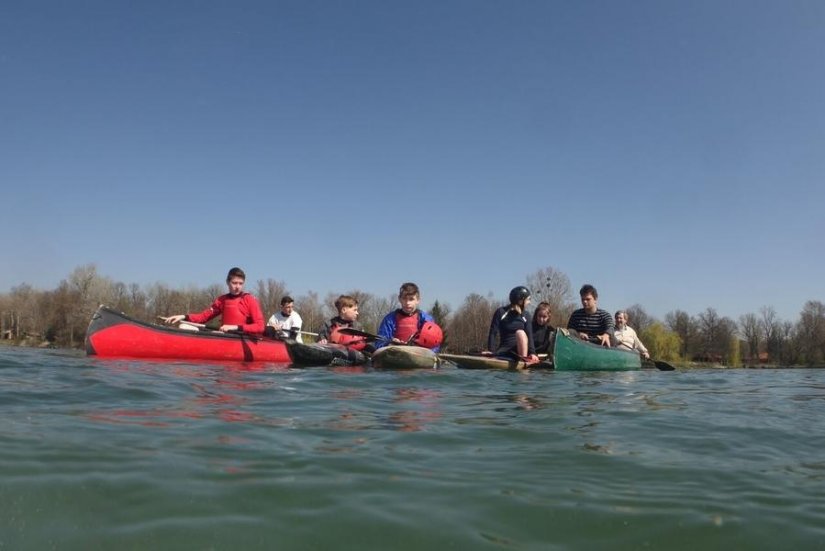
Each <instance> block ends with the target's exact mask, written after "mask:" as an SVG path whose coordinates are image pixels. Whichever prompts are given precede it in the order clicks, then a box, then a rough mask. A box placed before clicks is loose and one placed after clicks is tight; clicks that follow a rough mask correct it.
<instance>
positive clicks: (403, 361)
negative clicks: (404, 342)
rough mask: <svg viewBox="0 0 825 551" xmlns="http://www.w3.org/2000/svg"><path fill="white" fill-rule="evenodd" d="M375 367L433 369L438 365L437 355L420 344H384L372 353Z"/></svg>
mask: <svg viewBox="0 0 825 551" xmlns="http://www.w3.org/2000/svg"><path fill="white" fill-rule="evenodd" d="M372 366H373V367H375V368H377V369H433V368H435V367H438V355H436V353H435V352H433V351H432V350H430V349H429V348H422V347H420V346H392V345H391V346H385V347H383V348H379V349H378V350H376V351H375V353H374V354H373V355H372Z"/></svg>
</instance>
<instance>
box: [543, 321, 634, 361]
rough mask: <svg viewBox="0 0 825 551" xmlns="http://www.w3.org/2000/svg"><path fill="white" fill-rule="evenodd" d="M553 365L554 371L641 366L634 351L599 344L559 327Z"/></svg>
mask: <svg viewBox="0 0 825 551" xmlns="http://www.w3.org/2000/svg"><path fill="white" fill-rule="evenodd" d="M553 366H554V367H555V369H556V371H632V370H635V369H641V368H642V358H641V357H640V356H639V354H637V353H636V352H633V351H630V350H619V349H618V348H606V347H604V346H599V345H597V344H593V343H589V342H587V341H585V340H582V339H580V338H578V337H576V336H575V335H571V334H570V331H568V330H567V329H559V330H557V331H556V342H555V345H554V347H553Z"/></svg>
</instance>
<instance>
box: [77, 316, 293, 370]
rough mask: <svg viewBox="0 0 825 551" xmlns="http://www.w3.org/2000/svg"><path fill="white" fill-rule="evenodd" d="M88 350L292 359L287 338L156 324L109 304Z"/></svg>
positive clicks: (91, 331)
mask: <svg viewBox="0 0 825 551" xmlns="http://www.w3.org/2000/svg"><path fill="white" fill-rule="evenodd" d="M86 354H88V355H89V356H100V357H102V358H166V359H175V360H219V361H238V362H283V363H288V362H289V361H290V360H289V354H288V353H287V349H286V344H284V342H283V341H279V340H274V339H270V338H266V337H258V336H252V335H243V334H233V333H220V332H218V331H186V330H184V329H178V328H175V327H166V326H163V325H154V324H151V323H145V322H142V321H138V320H135V319H132V318H130V317H128V316H126V315H125V314H122V313H120V312H116V311H115V310H112V309H110V308H107V307H105V306H101V307H100V308H98V309H97V312H95V314H94V315H93V316H92V321H91V322H90V323H89V328H88V329H87V330H86Z"/></svg>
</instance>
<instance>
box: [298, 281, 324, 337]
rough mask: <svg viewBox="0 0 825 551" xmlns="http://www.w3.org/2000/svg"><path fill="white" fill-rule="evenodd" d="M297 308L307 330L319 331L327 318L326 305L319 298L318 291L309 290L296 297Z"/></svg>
mask: <svg viewBox="0 0 825 551" xmlns="http://www.w3.org/2000/svg"><path fill="white" fill-rule="evenodd" d="M295 309H296V310H297V311H298V313H299V314H300V315H301V319H302V320H303V322H304V324H303V328H304V329H305V330H306V331H311V332H313V333H317V332H318V331H319V330H320V329H321V327H322V326H323V325H324V321H325V320H326V317H325V313H324V307H323V305H322V304H321V300H320V299H319V298H318V293H316V292H314V291H309V292H308V293H307V294H305V295H302V296H300V297H298V298H296V299H295Z"/></svg>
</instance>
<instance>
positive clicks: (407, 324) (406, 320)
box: [393, 309, 421, 342]
mask: <svg viewBox="0 0 825 551" xmlns="http://www.w3.org/2000/svg"><path fill="white" fill-rule="evenodd" d="M420 318H421V312H419V311H418V310H416V311H415V312H413V313H412V314H410V315H409V316H408V315H407V314H405V313H404V311H403V310H401V309H398V310H396V311H395V334H394V335H393V337H395V338H396V339H398V340H400V341H404V342H407V341H409V340H410V338H411V337H412V336H413V335H415V334H416V333H418V321H419V319H420Z"/></svg>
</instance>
